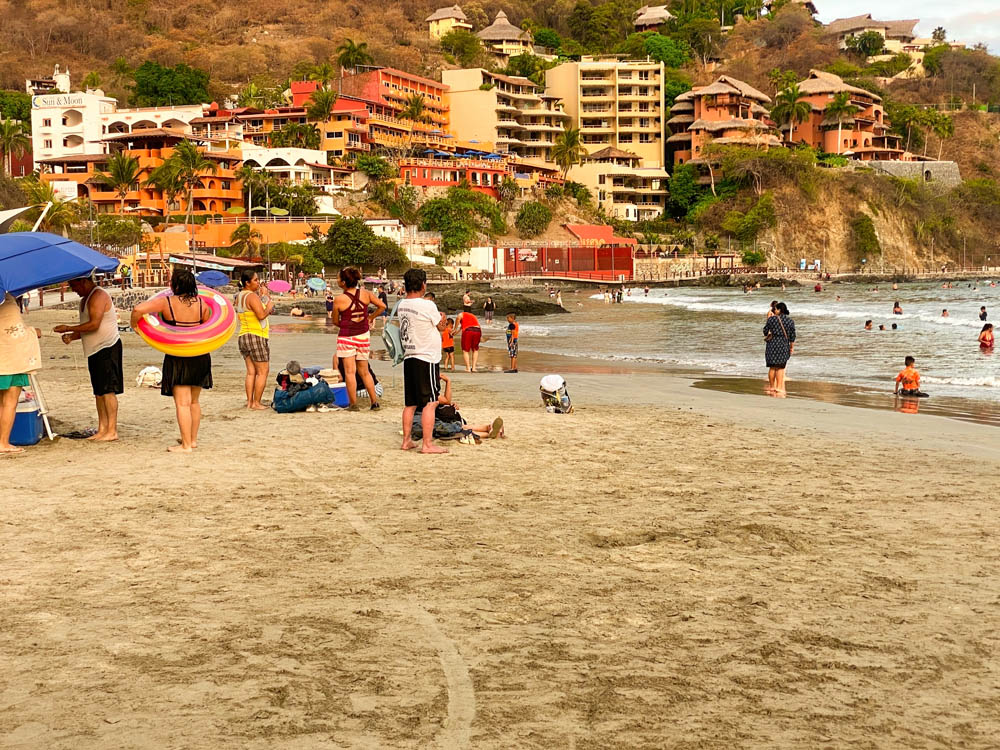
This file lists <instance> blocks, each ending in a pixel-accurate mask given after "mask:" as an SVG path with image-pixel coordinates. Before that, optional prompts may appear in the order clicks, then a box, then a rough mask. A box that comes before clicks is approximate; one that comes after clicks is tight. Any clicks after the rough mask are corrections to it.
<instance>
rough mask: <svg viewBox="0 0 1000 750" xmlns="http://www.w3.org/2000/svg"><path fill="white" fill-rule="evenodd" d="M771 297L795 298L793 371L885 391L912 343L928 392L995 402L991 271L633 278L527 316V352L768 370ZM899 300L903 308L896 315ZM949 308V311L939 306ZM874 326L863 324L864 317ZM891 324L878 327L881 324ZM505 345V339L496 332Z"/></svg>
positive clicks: (999, 383) (997, 302)
mask: <svg viewBox="0 0 1000 750" xmlns="http://www.w3.org/2000/svg"><path fill="white" fill-rule="evenodd" d="M838 296H839V297H840V300H839V301H838V300H837V297H838ZM772 299H778V300H781V301H783V302H785V304H787V305H788V307H789V310H790V311H791V316H792V319H793V320H794V321H795V326H796V333H797V341H796V345H795V356H794V357H793V358H792V360H791V362H790V364H789V369H788V379H789V381H794V380H799V381H804V380H808V381H817V382H830V383H839V384H845V385H853V386H857V387H858V388H861V389H865V390H875V391H889V392H891V390H892V387H893V379H894V377H895V375H896V373H897V372H899V371H900V370H901V369H903V358H904V357H906V356H907V355H912V356H914V357H915V358H916V360H917V369H918V370H919V371H920V372H921V375H922V377H923V380H922V386H923V389H924V390H925V391H927V392H929V393H931V394H932V396H933V395H938V396H947V397H959V398H967V399H977V400H978V399H982V400H988V401H994V402H1000V350H998V351H997V353H996V354H991V353H984V352H982V351H981V350H980V348H979V344H978V342H977V338H978V335H979V331H980V329H981V328H982V322H981V321H980V320H979V307H980V305H986V307H987V311H988V314H989V316H990V320H991V322H994V323H995V324H997V323H1000V286H990V283H989V282H985V283H983V282H979V283H977V284H970V283H969V282H962V283H961V284H959V283H956V284H954V287H953V288H952V289H942V288H941V285H940V283H937V284H935V283H907V284H903V285H900V287H899V289H898V290H895V291H894V290H892V289H891V285H887V286H882V285H880V287H879V291H877V292H875V291H871V288H870V286H866V285H861V284H829V285H827V284H824V289H823V291H822V292H819V293H817V292H814V291H813V289H812V286H808V287H805V286H803V287H794V288H792V287H789V288H788V289H787V290H786V291H781V290H780V288H779V289H773V288H772V289H761V290H758V291H754V292H752V293H750V294H744V293H743V292H742V291H741V290H740V289H728V288H720V289H708V288H691V287H685V288H681V287H679V288H667V289H653V290H650V292H649V295H648V296H644V295H643V291H642V289H641V288H639V289H635V288H633V289H632V294H631V296H627V297H625V300H624V304H621V305H610V306H607V305H604V304H603V303H602V301H601V298H600V296H599V295H593V296H591V295H590V293H588V292H581V293H579V294H576V295H574V294H565V295H564V301H565V304H566V307H567V309H569V310H570V311H571V312H572V313H573V314H572V315H559V316H546V317H544V318H531V319H527V320H525V321H524V322H523V323H522V325H521V335H522V340H521V347H522V350H523V351H526V352H538V353H547V354H560V355H569V356H575V357H585V358H591V359H596V360H603V361H605V362H608V363H609V364H610V363H619V364H620V365H622V366H629V365H630V364H631V365H634V366H642V367H644V368H646V367H654V368H662V369H665V370H675V371H684V372H689V373H690V372H694V373H703V374H706V375H728V376H740V377H760V378H764V377H766V368H765V365H764V341H763V334H762V330H761V329H762V328H763V325H764V319H765V314H766V312H767V309H768V306H769V304H770V302H771V300H772ZM896 301H899V303H900V305H901V307H902V308H903V314H902V315H893V314H892V308H893V303H894V302H896ZM942 309H947V310H948V312H949V317H942V316H941V311H942ZM868 319H871V320H872V321H873V324H874V327H875V329H876V330H873V331H865V330H863V328H864V323H865V321H866V320H868ZM892 323H896V324H897V326H898V329H897V330H895V331H891V330H887V331H879V330H877V329H878V326H879V324H884V325H885V326H886V328H889V327H890V325H891V324H892ZM492 343H493V345H496V346H502V345H503V344H502V339H499V340H497V341H495V342H492Z"/></svg>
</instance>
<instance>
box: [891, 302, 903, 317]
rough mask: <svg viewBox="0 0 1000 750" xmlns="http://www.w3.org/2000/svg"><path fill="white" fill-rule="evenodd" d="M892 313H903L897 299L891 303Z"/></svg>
mask: <svg viewBox="0 0 1000 750" xmlns="http://www.w3.org/2000/svg"><path fill="white" fill-rule="evenodd" d="M892 314H893V315H902V314H903V308H902V307H901V306H900V304H899V300H896V301H895V302H894V303H893V304H892Z"/></svg>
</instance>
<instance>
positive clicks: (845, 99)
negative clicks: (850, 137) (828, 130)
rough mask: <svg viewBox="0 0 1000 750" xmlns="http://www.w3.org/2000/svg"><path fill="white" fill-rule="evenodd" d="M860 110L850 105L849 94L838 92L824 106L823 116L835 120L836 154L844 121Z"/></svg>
mask: <svg viewBox="0 0 1000 750" xmlns="http://www.w3.org/2000/svg"><path fill="white" fill-rule="evenodd" d="M860 111H861V108H860V107H858V106H857V105H855V104H851V94H850V92H848V91H839V92H837V93H836V94H834V95H833V99H831V100H830V103H829V104H827V105H826V109H825V110H824V114H825V115H826V117H836V118H837V153H838V154H839V153H840V147H841V144H842V143H843V140H842V139H841V137H840V136H841V132H842V128H843V125H844V120H846V119H848V118H851V117H854V115H856V114H857V113H858V112H860Z"/></svg>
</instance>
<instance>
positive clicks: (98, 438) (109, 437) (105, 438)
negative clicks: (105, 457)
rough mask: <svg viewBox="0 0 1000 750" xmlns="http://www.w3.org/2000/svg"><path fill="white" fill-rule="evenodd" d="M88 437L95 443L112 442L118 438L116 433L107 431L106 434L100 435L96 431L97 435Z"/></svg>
mask: <svg viewBox="0 0 1000 750" xmlns="http://www.w3.org/2000/svg"><path fill="white" fill-rule="evenodd" d="M89 439H90V440H93V441H94V442H95V443H113V442H115V441H116V440H117V439H118V433H117V432H109V433H108V434H106V435H101V434H100V433H98V434H97V435H94V436H93V437H92V438H89Z"/></svg>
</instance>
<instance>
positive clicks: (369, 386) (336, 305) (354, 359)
mask: <svg viewBox="0 0 1000 750" xmlns="http://www.w3.org/2000/svg"><path fill="white" fill-rule="evenodd" d="M337 283H338V284H339V286H340V288H341V289H343V290H344V293H343V294H340V295H338V296H337V298H336V299H335V300H334V301H333V323H334V325H336V326H339V328H340V332H339V335H338V336H337V352H336V353H335V354H334V355H333V369H334V370H336V369H337V360H338V359H342V360H343V361H344V379H345V385H346V386H347V400H348V401H349V402H350V406H349V407H348V408H349V409H351V411H357V409H358V379H357V376H358V375H360V376H361V381H362V382H363V383H364V384H365V390H366V391H368V397H369V399H370V400H371V408H372V410H373V411H374V410H376V409H378V408H379V405H378V401H377V400H376V396H375V381H374V380H372V374H371V372H370V371H369V370H368V352H369V349H370V347H371V333H370V331H371V325H372V321H374V320H375V318H377V317H378V316H379V314H380V313H381V312H382V311H383V310H385V303H383V302H382V300H380V299H379V298H378V297H377V296H375V295H374V294H372V293H371V292H369V291H368V290H367V289H364V288H362V287H361V272H360V271H359V270H358V269H357V268H344V269H342V270H341V272H340V277H339V278H338V280H337ZM370 306H374V308H375V309H374V311H373V312H371V313H369V312H368V310H369V307H370Z"/></svg>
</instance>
